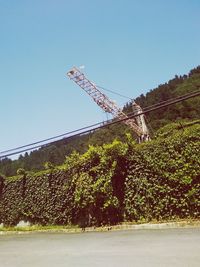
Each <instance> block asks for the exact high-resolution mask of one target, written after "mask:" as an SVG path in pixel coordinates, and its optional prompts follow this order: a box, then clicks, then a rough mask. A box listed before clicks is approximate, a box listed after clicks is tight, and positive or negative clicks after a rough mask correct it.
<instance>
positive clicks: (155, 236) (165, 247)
mask: <svg viewBox="0 0 200 267" xmlns="http://www.w3.org/2000/svg"><path fill="white" fill-rule="evenodd" d="M33 266H34V267H66V266H69V267H77V266H78V267H79V266H80V267H81V266H84V267H90V266H91V267H96V266H98V267H99V266H101V267H102V266H103V267H118V266H119V267H132V266H134V267H137V266H142V267H145V266H148V267H157V266H159V267H164V266H170V267H171V266H172V267H174V266H175V267H176V266H180V267H193V266H194V267H195V266H198V267H199V266H200V228H194V229H168V230H132V231H115V232H114V231H113V232H112V231H111V232H101V233H99V232H93V233H82V234H80V233H79V234H58V233H56V234H55V233H54V234H53V233H32V234H23V235H6V236H5V235H2V236H0V267H33Z"/></svg>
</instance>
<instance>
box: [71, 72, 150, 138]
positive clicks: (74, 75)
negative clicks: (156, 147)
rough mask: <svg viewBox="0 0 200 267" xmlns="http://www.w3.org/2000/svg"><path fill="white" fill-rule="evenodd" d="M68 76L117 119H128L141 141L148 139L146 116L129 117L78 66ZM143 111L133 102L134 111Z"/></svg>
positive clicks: (128, 123)
mask: <svg viewBox="0 0 200 267" xmlns="http://www.w3.org/2000/svg"><path fill="white" fill-rule="evenodd" d="M67 75H68V77H69V78H70V79H71V80H73V81H74V82H75V83H76V84H77V85H79V86H80V87H81V88H82V89H83V90H84V91H85V92H86V93H88V95H90V96H91V97H92V99H93V100H94V101H95V102H96V103H97V105H98V106H100V107H101V108H102V109H103V110H104V111H106V112H109V113H111V114H112V115H113V116H114V117H115V118H117V119H126V120H124V121H123V122H124V123H125V124H126V125H128V126H129V127H130V128H131V129H132V130H133V131H134V132H135V133H136V134H137V136H138V137H139V140H140V141H143V140H148V139H149V134H148V129H147V127H146V123H145V121H144V117H141V116H138V117H137V118H136V122H137V124H136V123H135V121H134V120H133V119H128V116H127V115H126V114H125V113H124V112H123V111H122V110H121V109H120V108H118V106H117V105H116V104H115V103H114V102H113V101H112V100H110V99H109V98H108V97H107V96H106V95H105V94H103V93H102V92H101V91H100V90H99V89H98V88H97V86H96V85H95V84H94V83H93V82H91V81H90V80H88V79H87V78H86V77H85V75H84V74H83V73H82V72H81V71H80V70H79V69H78V68H76V67H73V68H72V69H71V70H70V71H69V72H68V73H67ZM140 111H142V109H141V107H140V106H139V105H137V104H136V103H135V102H133V112H134V113H135V114H138V113H139V112H140Z"/></svg>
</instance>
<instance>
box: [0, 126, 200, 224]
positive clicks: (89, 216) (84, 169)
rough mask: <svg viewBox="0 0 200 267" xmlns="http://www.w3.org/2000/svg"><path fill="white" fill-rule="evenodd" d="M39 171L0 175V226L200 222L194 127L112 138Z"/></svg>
mask: <svg viewBox="0 0 200 267" xmlns="http://www.w3.org/2000/svg"><path fill="white" fill-rule="evenodd" d="M48 167H49V169H48V170H46V171H43V172H40V173H28V172H26V171H23V170H21V171H19V172H18V174H19V175H18V176H15V177H9V178H5V177H3V176H0V223H1V222H2V223H4V224H5V225H16V224H17V223H18V222H19V221H20V220H28V221H29V222H31V223H33V224H42V225H47V224H79V225H80V226H82V227H85V226H89V225H101V224H115V223H118V222H121V221H124V220H127V221H141V220H143V221H149V220H153V219H157V220H162V219H175V218H199V217H200V123H199V121H196V122H191V123H188V124H186V123H185V124H184V125H179V124H173V125H168V126H166V127H164V128H163V129H162V130H160V131H159V132H158V134H157V138H156V139H155V140H153V141H151V142H148V143H143V144H140V145H138V144H135V142H134V141H133V140H132V139H131V137H130V136H128V137H127V142H126V143H123V142H120V141H114V142H113V143H111V144H107V145H104V146H101V147H98V146H97V147H93V146H91V147H90V148H89V150H88V151H87V152H86V153H85V154H83V155H79V154H78V153H75V152H74V153H73V154H72V155H71V156H70V157H67V158H66V161H65V163H64V164H63V165H62V166H59V167H53V166H51V165H49V166H48Z"/></svg>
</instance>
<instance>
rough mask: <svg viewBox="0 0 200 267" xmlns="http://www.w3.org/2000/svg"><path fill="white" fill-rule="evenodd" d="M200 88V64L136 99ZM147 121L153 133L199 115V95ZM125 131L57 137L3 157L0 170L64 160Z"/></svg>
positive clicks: (115, 128) (146, 101)
mask: <svg viewBox="0 0 200 267" xmlns="http://www.w3.org/2000/svg"><path fill="white" fill-rule="evenodd" d="M199 88H200V66H198V67H197V68H194V69H193V70H191V71H190V72H189V74H188V75H183V76H177V75H176V76H175V78H173V79H171V80H170V81H168V82H167V83H165V84H162V85H159V86H158V87H157V88H155V89H153V90H151V91H150V92H148V93H147V94H146V95H143V94H142V95H140V96H139V97H138V98H136V99H135V101H136V103H138V104H139V105H140V106H141V107H142V108H145V107H148V106H151V105H153V104H157V103H158V102H162V101H166V100H168V99H171V98H174V97H177V96H180V95H183V94H186V93H189V92H193V91H196V90H198V89H199ZM131 111H132V110H131V104H130V103H127V104H126V105H125V107H124V112H126V113H129V112H131ZM146 117H147V121H148V123H149V127H150V129H151V133H152V135H154V133H155V132H156V131H157V130H158V129H159V128H160V127H163V126H164V125H166V124H168V123H171V122H176V121H182V120H192V119H198V118H200V97H196V98H193V99H190V100H187V101H184V102H181V103H178V104H176V105H173V106H169V107H166V108H162V110H157V111H154V112H151V113H149V114H147V116H146ZM126 133H130V129H129V128H127V127H126V126H125V125H124V124H116V125H112V126H109V127H108V128H104V129H99V130H97V131H95V132H93V133H90V134H85V135H80V136H76V137H71V138H69V139H63V140H61V141H57V142H54V143H52V144H51V145H48V146H43V147H42V148H40V149H39V150H35V151H33V152H31V153H30V154H28V153H25V155H24V156H22V155H20V156H19V159H18V160H11V159H8V158H6V159H3V160H1V161H0V173H2V174H3V175H6V176H12V175H15V174H16V172H17V170H18V169H19V168H23V169H25V170H28V171H37V170H42V169H44V164H45V162H50V163H52V164H53V165H59V164H62V163H63V162H64V160H65V157H66V156H68V155H70V154H71V153H72V152H73V151H74V150H75V151H77V152H79V153H81V154H82V153H84V152H86V151H87V149H88V147H89V145H103V144H106V143H110V142H112V141H113V140H114V139H116V138H117V139H118V140H120V141H124V140H125V139H126Z"/></svg>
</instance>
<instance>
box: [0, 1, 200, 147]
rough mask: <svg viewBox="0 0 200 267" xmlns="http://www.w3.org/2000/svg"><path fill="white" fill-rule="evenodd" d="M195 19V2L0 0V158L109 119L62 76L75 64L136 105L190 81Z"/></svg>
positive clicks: (199, 25) (197, 50) (198, 23)
mask: <svg viewBox="0 0 200 267" xmlns="http://www.w3.org/2000/svg"><path fill="white" fill-rule="evenodd" d="M199 14H200V1H199V0H190V1H189V0H167V1H166V0H151V1H150V0H76V1H72V0H32V1H31V0H17V1H16V0H0V92H1V95H0V97H1V98H0V99H1V104H0V114H1V138H0V151H2V150H5V149H9V148H13V147H16V146H19V145H24V144H27V143H30V142H34V141H37V140H40V139H43V138H47V137H51V136H54V135H57V134H61V133H64V132H67V131H70V130H74V129H76V128H80V127H83V126H86V125H89V124H92V123H95V122H99V121H102V120H105V119H106V117H105V114H103V112H102V111H101V109H100V108H99V107H98V106H96V104H95V103H94V102H92V100H91V99H90V98H89V96H87V95H86V93H85V92H83V91H81V89H80V88H79V87H78V86H76V85H75V84H73V82H72V81H70V80H69V79H68V78H67V77H66V76H65V73H66V72H67V71H68V70H69V69H70V68H71V67H72V66H74V65H75V66H80V65H85V69H84V72H85V73H86V74H87V76H88V77H89V78H90V79H91V80H92V81H94V82H95V83H96V84H98V85H100V86H103V87H106V88H108V89H111V90H114V91H117V92H119V93H121V94H125V95H127V96H130V97H133V98H134V97H137V96H139V95H140V94H142V93H143V94H145V93H146V92H147V91H149V90H150V89H153V88H155V87H156V86H157V85H159V84H161V83H164V82H166V81H168V80H169V79H171V78H173V77H174V75H175V74H177V75H182V74H187V73H188V72H189V71H190V69H192V68H194V67H196V66H197V65H199V64H200V60H199V59H200V34H199V32H200V31H199V29H200V15H199ZM108 95H109V97H110V98H112V99H114V100H116V101H117V103H118V104H119V105H120V106H122V105H123V103H125V102H126V100H125V99H122V98H120V97H117V96H115V95H111V94H108Z"/></svg>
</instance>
